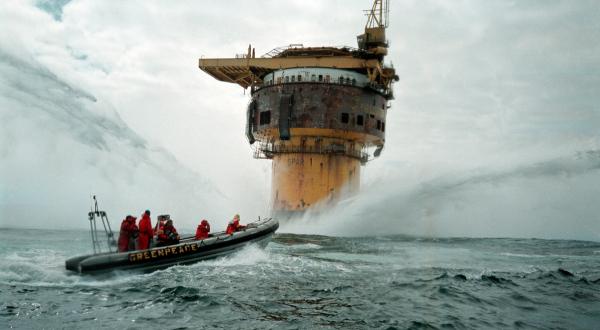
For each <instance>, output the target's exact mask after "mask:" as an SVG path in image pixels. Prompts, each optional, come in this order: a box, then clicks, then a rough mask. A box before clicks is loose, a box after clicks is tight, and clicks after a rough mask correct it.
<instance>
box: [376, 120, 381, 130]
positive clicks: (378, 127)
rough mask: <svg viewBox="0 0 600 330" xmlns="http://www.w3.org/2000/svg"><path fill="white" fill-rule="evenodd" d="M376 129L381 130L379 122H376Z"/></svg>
mask: <svg viewBox="0 0 600 330" xmlns="http://www.w3.org/2000/svg"><path fill="white" fill-rule="evenodd" d="M377 129H378V130H381V120H377Z"/></svg>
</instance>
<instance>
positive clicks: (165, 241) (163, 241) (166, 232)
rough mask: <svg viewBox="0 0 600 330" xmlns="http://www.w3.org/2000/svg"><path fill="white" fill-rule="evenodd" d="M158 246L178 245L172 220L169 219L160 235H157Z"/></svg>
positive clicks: (177, 235) (177, 236)
mask: <svg viewBox="0 0 600 330" xmlns="http://www.w3.org/2000/svg"><path fill="white" fill-rule="evenodd" d="M158 243H159V245H172V244H177V243H179V234H178V233H177V229H175V226H173V220H171V219H169V220H167V222H166V223H165V226H164V227H163V232H162V234H159V235H158Z"/></svg>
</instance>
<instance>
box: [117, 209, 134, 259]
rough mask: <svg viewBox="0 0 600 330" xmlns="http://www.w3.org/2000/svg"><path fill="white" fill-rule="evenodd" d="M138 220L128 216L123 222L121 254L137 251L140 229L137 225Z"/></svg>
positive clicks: (120, 236) (120, 239) (120, 244)
mask: <svg viewBox="0 0 600 330" xmlns="http://www.w3.org/2000/svg"><path fill="white" fill-rule="evenodd" d="M135 220H136V218H135V217H133V216H131V215H128V216H126V217H125V219H124V220H123V222H121V231H120V232H119V252H127V251H133V250H135V238H136V237H137V235H138V227H137V226H136V224H135Z"/></svg>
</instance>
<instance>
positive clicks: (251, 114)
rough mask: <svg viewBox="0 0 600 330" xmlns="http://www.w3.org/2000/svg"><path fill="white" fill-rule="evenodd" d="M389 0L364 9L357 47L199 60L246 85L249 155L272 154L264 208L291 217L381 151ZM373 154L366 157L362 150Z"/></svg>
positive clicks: (338, 187) (388, 83)
mask: <svg viewBox="0 0 600 330" xmlns="http://www.w3.org/2000/svg"><path fill="white" fill-rule="evenodd" d="M388 1H389V0H375V1H374V2H373V5H372V7H371V9H369V10H366V11H365V12H366V16H367V23H366V25H365V28H364V33H362V34H361V35H359V36H358V37H357V40H358V48H351V47H304V46H303V45H290V46H287V47H280V48H276V49H274V50H272V51H270V52H268V53H266V54H265V55H263V56H261V57H256V56H255V50H254V49H253V48H252V47H251V46H249V47H248V51H247V53H246V54H242V55H236V56H235V57H234V58H201V59H200V61H199V67H200V69H201V70H202V71H204V72H206V73H208V74H209V75H211V76H212V77H214V78H215V79H217V80H220V81H224V82H229V83H234V84H238V85H240V86H242V87H243V88H244V89H246V88H248V87H250V92H251V100H250V102H249V104H248V108H247V111H246V132H245V134H246V136H247V138H248V142H249V143H250V144H251V145H252V146H253V150H254V157H255V158H259V159H272V161H273V163H272V187H271V199H272V212H273V213H274V214H277V215H293V214H295V213H302V212H303V211H305V210H307V209H309V208H312V207H316V206H327V205H329V204H331V203H335V202H336V201H337V200H339V199H340V197H342V196H348V195H352V194H354V193H356V192H358V190H359V188H360V168H361V165H364V164H366V163H367V162H368V161H369V160H371V159H372V158H373V157H378V156H379V155H380V154H381V151H382V149H383V146H384V143H385V131H386V114H387V111H388V109H389V105H388V102H389V101H390V100H391V99H393V93H392V82H393V81H397V80H398V76H397V75H396V74H395V71H394V69H393V68H392V67H390V66H386V65H384V62H383V60H384V57H385V55H387V50H388V42H387V40H386V37H385V29H386V28H387V26H388V17H389V14H388V13H389V6H388V5H389V3H388ZM371 151H372V152H373V155H371V153H370V152H371Z"/></svg>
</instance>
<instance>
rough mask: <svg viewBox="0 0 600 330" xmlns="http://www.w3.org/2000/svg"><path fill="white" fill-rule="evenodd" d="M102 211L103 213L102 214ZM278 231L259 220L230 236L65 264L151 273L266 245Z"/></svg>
mask: <svg viewBox="0 0 600 330" xmlns="http://www.w3.org/2000/svg"><path fill="white" fill-rule="evenodd" d="M95 212H98V211H97V210H96V211H95ZM99 212H100V213H99V214H102V213H101V212H102V211H99ZM92 213H94V212H90V219H91V218H92ZM277 228H279V222H278V221H277V220H275V219H271V218H268V219H263V220H260V219H259V220H258V221H256V222H253V223H249V224H248V225H247V226H246V227H245V228H244V229H242V230H240V231H238V232H235V233H233V234H231V235H227V234H225V232H218V233H215V234H211V235H210V236H209V237H208V238H206V239H203V240H195V239H194V237H187V238H183V239H181V240H180V242H179V243H178V244H175V245H168V246H160V247H153V248H150V249H147V250H137V251H129V252H121V253H117V252H106V253H94V254H89V255H84V256H78V257H73V258H71V259H68V260H67V261H66V268H67V269H68V270H71V271H74V272H77V273H80V274H98V273H106V272H110V271H114V270H141V271H150V270H155V269H160V268H166V267H169V266H173V265H182V264H190V263H194V262H198V261H201V260H206V259H212V258H217V257H220V256H224V255H227V254H230V253H233V252H235V251H237V250H239V249H241V248H242V247H244V246H246V245H248V244H253V243H256V244H260V245H263V246H266V244H267V243H268V242H269V240H270V239H271V237H272V236H273V234H274V233H275V231H276V230H277ZM93 235H94V234H92V237H93ZM94 251H96V250H94Z"/></svg>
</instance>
